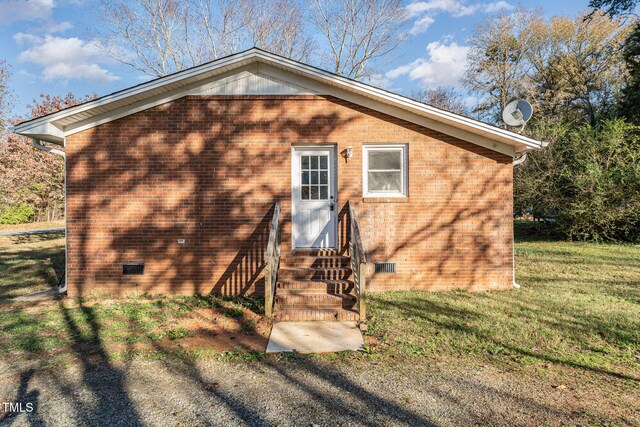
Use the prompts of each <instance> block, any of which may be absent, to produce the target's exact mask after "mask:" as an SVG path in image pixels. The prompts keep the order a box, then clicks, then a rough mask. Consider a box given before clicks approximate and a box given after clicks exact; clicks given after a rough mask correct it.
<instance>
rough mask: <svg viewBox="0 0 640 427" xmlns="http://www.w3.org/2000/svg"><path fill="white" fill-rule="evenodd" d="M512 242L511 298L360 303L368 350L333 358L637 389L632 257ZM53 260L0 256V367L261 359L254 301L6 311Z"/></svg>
mask: <svg viewBox="0 0 640 427" xmlns="http://www.w3.org/2000/svg"><path fill="white" fill-rule="evenodd" d="M521 240H522V241H520V242H518V243H517V246H516V264H517V278H518V282H519V283H520V284H521V285H522V288H521V289H519V290H509V291H495V292H484V293H470V292H463V291H454V292H434V293H427V292H394V293H391V292H389V293H382V294H370V295H369V298H370V299H369V310H370V320H369V322H368V330H367V331H366V335H367V339H366V340H367V344H368V345H367V347H366V349H365V351H364V352H362V353H360V354H351V355H340V356H339V357H345V358H349V359H358V358H368V357H375V358H395V359H396V360H398V358H400V359H402V358H408V359H415V358H420V359H423V360H438V359H443V360H445V361H451V360H452V359H453V360H457V361H466V362H470V363H490V364H495V365H498V366H504V365H509V366H520V367H524V366H531V367H533V368H534V369H535V368H536V366H547V365H549V364H551V365H555V366H561V367H566V368H571V369H578V370H580V371H582V372H591V373H596V374H598V373H601V374H604V375H605V377H610V376H613V377H616V378H619V379H622V380H623V381H624V380H629V381H632V382H633V381H635V382H637V381H638V380H640V374H639V372H640V247H638V246H631V245H600V244H591V243H575V242H558V241H544V240H535V239H528V240H527V239H521ZM63 250H64V239H63V238H62V236H55V235H54V236H50V237H49V238H43V237H42V236H40V237H37V236H35V237H34V236H32V237H28V238H23V239H21V240H15V239H14V240H12V241H11V242H6V241H5V242H4V243H3V245H2V246H0V270H1V271H2V274H1V275H0V298H3V299H4V300H5V302H4V303H1V304H0V330H1V332H0V357H5V356H7V357H8V356H9V355H11V356H13V357H17V358H19V357H24V356H27V357H28V358H31V359H38V358H40V359H42V360H43V361H51V360H55V357H53V358H51V357H50V356H52V355H53V356H55V354H57V353H58V352H64V351H65V350H66V349H68V348H70V347H74V346H75V347H76V348H78V347H80V348H83V349H86V348H88V349H91V348H96V349H99V350H100V351H103V352H105V353H106V354H108V355H109V357H113V358H120V357H152V358H163V357H167V356H168V355H171V356H173V355H180V354H189V355H195V356H203V357H210V356H214V357H221V358H223V359H225V360H226V359H229V358H240V359H247V358H248V359H253V358H258V359H259V358H263V357H264V355H263V354H262V353H261V352H260V348H263V347H261V346H263V345H264V343H265V342H266V338H267V336H268V330H269V328H268V324H267V323H266V322H265V321H264V320H262V319H261V317H260V301H259V300H253V299H225V298H220V297H213V296H208V297H180V298H178V297H176V298H151V297H144V296H142V297H136V298H127V299H121V300H105V299H102V300H100V299H94V300H89V301H84V302H82V304H80V303H79V302H77V301H73V300H69V299H66V300H63V301H56V302H52V303H46V304H41V305H39V306H35V307H31V306H28V305H15V304H9V303H8V302H7V301H6V299H7V298H8V297H10V296H14V295H17V294H23V293H27V292H30V291H33V290H35V289H38V288H42V287H46V286H48V285H51V284H54V283H55V282H56V280H57V279H56V277H57V276H58V275H59V274H60V273H61V270H62V263H63ZM212 319H214V320H213V322H211V320H212ZM324 357H329V358H331V357H336V356H324Z"/></svg>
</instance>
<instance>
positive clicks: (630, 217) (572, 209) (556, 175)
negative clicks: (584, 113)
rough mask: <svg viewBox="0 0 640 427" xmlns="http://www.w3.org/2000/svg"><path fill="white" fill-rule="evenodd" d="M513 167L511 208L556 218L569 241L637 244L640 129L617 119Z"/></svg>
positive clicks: (561, 139) (573, 134) (573, 133)
mask: <svg viewBox="0 0 640 427" xmlns="http://www.w3.org/2000/svg"><path fill="white" fill-rule="evenodd" d="M555 131H556V132H557V133H556V135H557V140H555V141H552V142H551V144H550V145H549V147H547V148H546V149H544V150H541V151H540V152H536V153H532V154H531V155H530V159H529V160H528V161H527V162H525V164H524V165H523V166H519V167H517V169H516V181H517V182H516V186H515V190H516V206H517V208H520V209H522V208H526V207H530V208H532V209H533V210H534V211H538V212H544V213H547V214H550V213H553V214H557V224H556V227H557V230H558V231H559V232H560V233H562V234H563V235H565V236H566V237H568V238H570V239H577V240H595V241H607V240H623V241H629V242H639V241H640V133H639V132H640V128H638V127H636V126H633V125H631V124H629V123H627V122H625V121H624V120H622V119H615V120H604V121H602V122H599V123H598V124H596V125H590V124H586V125H583V126H580V127H577V128H575V129H567V128H563V129H561V130H560V131H559V132H558V129H555Z"/></svg>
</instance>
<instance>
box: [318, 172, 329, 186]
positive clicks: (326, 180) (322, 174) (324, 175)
mask: <svg viewBox="0 0 640 427" xmlns="http://www.w3.org/2000/svg"><path fill="white" fill-rule="evenodd" d="M328 183H329V174H328V173H327V171H321V172H320V184H328Z"/></svg>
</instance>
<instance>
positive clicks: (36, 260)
mask: <svg viewBox="0 0 640 427" xmlns="http://www.w3.org/2000/svg"><path fill="white" fill-rule="evenodd" d="M11 227H12V228H11V229H16V226H11ZM63 272H64V233H62V232H61V233H53V234H37V235H24V236H0V302H2V301H6V300H8V299H10V298H14V297H16V296H20V295H26V294H29V293H32V292H36V291H41V290H43V289H47V288H48V287H50V286H54V285H56V284H57V283H58V280H59V278H60V277H61V276H62V273H63ZM0 309H1V308H0Z"/></svg>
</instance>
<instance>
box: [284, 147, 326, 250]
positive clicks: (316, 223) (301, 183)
mask: <svg viewBox="0 0 640 427" xmlns="http://www.w3.org/2000/svg"><path fill="white" fill-rule="evenodd" d="M335 160H336V157H335V150H334V149H333V147H326V146H325V147H298V148H294V149H293V158H292V168H291V169H292V180H291V182H292V187H293V188H292V189H291V191H292V202H293V209H292V218H293V220H292V231H293V247H294V248H334V247H335V240H336V222H337V220H336V218H337V212H336V211H337V205H336V203H335V202H336V199H337V197H336V194H335V193H336V192H335V185H334V171H335V167H336V166H335Z"/></svg>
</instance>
